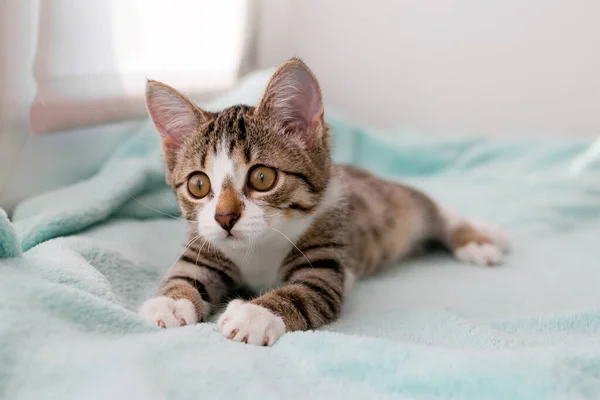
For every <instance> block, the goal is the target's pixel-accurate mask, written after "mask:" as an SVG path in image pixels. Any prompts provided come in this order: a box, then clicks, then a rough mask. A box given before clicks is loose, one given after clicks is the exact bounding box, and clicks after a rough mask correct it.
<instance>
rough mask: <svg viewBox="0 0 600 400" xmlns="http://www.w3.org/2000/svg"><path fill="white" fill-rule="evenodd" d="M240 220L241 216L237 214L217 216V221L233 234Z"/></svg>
mask: <svg viewBox="0 0 600 400" xmlns="http://www.w3.org/2000/svg"><path fill="white" fill-rule="evenodd" d="M239 218H240V214H237V213H227V214H215V221H217V223H218V224H219V225H221V228H223V229H225V230H226V231H227V232H231V230H232V229H233V226H234V225H235V223H236V222H237V221H238V219H239Z"/></svg>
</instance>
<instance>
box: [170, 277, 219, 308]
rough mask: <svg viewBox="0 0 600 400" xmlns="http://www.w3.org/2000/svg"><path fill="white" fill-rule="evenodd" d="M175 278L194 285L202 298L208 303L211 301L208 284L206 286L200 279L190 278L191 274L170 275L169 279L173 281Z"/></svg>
mask: <svg viewBox="0 0 600 400" xmlns="http://www.w3.org/2000/svg"><path fill="white" fill-rule="evenodd" d="M173 279H180V280H182V281H186V282H187V283H189V284H190V285H191V286H193V287H194V289H196V290H197V291H198V293H200V297H202V300H204V301H206V302H207V303H210V296H209V295H208V291H207V290H206V286H204V283H202V282H200V281H199V280H198V279H194V278H190V277H189V276H181V275H175V276H170V277H169V279H168V280H169V281H171V280H173Z"/></svg>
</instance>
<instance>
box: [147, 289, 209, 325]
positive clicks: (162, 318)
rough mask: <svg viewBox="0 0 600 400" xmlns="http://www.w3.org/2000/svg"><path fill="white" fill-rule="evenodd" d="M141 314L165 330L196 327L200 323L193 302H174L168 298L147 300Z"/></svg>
mask: <svg viewBox="0 0 600 400" xmlns="http://www.w3.org/2000/svg"><path fill="white" fill-rule="evenodd" d="M139 314H140V316H141V317H142V318H144V319H145V320H147V321H151V322H153V323H154V324H156V325H157V326H159V327H161V328H163V329H165V328H174V327H177V326H185V325H194V324H196V323H197V322H198V315H197V314H196V309H195V308H194V305H193V304H192V302H191V301H189V300H187V299H180V300H174V299H172V298H170V297H166V296H160V297H155V298H152V299H150V300H146V301H145V302H144V304H142V307H141V308H140V312H139Z"/></svg>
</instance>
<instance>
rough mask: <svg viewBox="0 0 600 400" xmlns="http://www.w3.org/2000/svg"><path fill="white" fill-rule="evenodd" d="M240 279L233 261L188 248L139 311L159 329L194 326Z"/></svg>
mask: <svg viewBox="0 0 600 400" xmlns="http://www.w3.org/2000/svg"><path fill="white" fill-rule="evenodd" d="M239 279H240V277H239V270H238V269H237V267H236V266H235V265H233V264H232V263H230V262H228V261H226V260H224V259H223V258H222V257H216V256H215V255H214V254H211V253H208V252H207V253H200V254H198V252H197V250H193V249H191V248H190V249H188V251H186V252H185V253H184V255H183V256H182V257H181V258H180V259H179V260H178V261H177V263H176V264H175V265H174V266H173V268H171V270H169V272H168V273H167V276H166V278H165V279H164V281H163V283H162V285H161V287H160V289H159V292H158V295H157V297H154V298H152V299H149V300H147V301H146V302H145V303H144V304H143V305H142V307H141V308H140V312H139V313H140V315H141V316H142V317H143V318H144V319H146V320H148V321H152V322H153V323H155V324H156V325H158V326H160V327H161V328H172V327H176V326H184V325H193V324H195V323H197V322H201V321H203V320H204V319H205V318H206V317H207V316H208V315H209V314H210V312H211V307H212V306H214V305H216V304H218V303H219V302H220V301H221V300H222V299H223V297H224V296H225V295H227V294H228V293H230V292H231V290H232V289H233V288H234V287H235V286H236V285H237V283H238V282H239Z"/></svg>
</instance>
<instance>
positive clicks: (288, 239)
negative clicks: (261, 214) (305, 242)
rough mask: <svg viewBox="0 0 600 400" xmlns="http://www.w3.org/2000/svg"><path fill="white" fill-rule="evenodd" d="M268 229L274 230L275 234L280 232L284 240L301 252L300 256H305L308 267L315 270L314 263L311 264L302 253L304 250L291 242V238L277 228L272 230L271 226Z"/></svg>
mask: <svg viewBox="0 0 600 400" xmlns="http://www.w3.org/2000/svg"><path fill="white" fill-rule="evenodd" d="M268 228H269V229H271V230H273V231H275V232H278V233H280V234H281V236H283V237H284V238H285V239H286V240H287V241H288V242H290V243H291V244H292V246H294V247H295V248H296V250H298V252H299V253H300V254H302V256H303V257H304V258H305V259H306V262H308V265H310V267H311V268H312V269H314V267H313V265H312V263H311V262H310V260H309V259H308V257H306V254H304V253H303V252H302V250H300V249H299V248H298V246H296V244H295V243H294V242H292V241H291V240H290V238H289V237H287V236H286V235H285V234H284V233H283V232H281V231H280V230H279V229H275V228H272V227H270V226H269V227H268Z"/></svg>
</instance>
